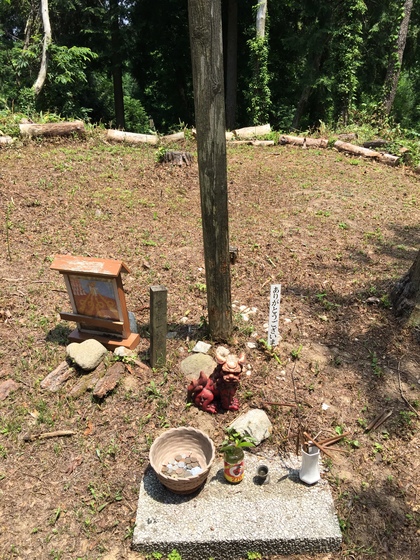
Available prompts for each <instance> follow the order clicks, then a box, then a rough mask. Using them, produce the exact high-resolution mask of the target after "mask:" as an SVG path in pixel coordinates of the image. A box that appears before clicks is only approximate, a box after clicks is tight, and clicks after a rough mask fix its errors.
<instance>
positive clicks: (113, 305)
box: [50, 255, 140, 350]
mask: <svg viewBox="0 0 420 560" xmlns="http://www.w3.org/2000/svg"><path fill="white" fill-rule="evenodd" d="M50 268H51V269H52V270H58V272H60V273H61V274H62V275H63V277H64V281H65V283H66V287H67V292H68V294H69V297H70V302H71V306H72V308H73V313H64V312H62V313H60V317H61V318H62V319H63V320H65V321H75V322H76V323H77V329H76V330H74V331H73V332H72V333H71V334H70V335H69V340H70V341H71V342H83V341H84V340H87V339H88V338H95V339H96V340H98V341H99V342H101V343H102V344H103V345H104V346H105V347H106V348H108V349H109V350H113V349H115V348H116V347H117V346H125V347H126V348H130V349H133V348H135V347H136V346H137V345H138V344H139V342H140V336H139V335H138V334H136V333H132V332H131V330H130V321H129V317H128V311H127V306H126V302H125V295H124V289H123V284H122V279H121V274H122V273H125V272H129V269H128V267H127V266H126V265H125V264H124V263H123V262H122V261H117V260H111V259H94V258H90V257H74V256H71V255H56V256H55V258H54V261H53V262H52V264H51V266H50Z"/></svg>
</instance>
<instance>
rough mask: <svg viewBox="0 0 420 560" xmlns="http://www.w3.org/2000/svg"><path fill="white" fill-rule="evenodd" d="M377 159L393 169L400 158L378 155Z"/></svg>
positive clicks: (390, 155)
mask: <svg viewBox="0 0 420 560" xmlns="http://www.w3.org/2000/svg"><path fill="white" fill-rule="evenodd" d="M378 159H379V161H381V162H382V163H386V164H387V165H392V166H393V167H395V166H396V165H398V164H399V163H400V157H399V156H394V155H392V154H380V157H379V158H378Z"/></svg>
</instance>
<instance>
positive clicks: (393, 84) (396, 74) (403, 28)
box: [384, 0, 413, 115]
mask: <svg viewBox="0 0 420 560" xmlns="http://www.w3.org/2000/svg"><path fill="white" fill-rule="evenodd" d="M412 8H413V0H405V2H404V15H403V18H402V20H401V25H400V29H399V32H398V38H397V41H396V45H395V51H394V52H392V53H391V57H390V59H389V63H388V68H387V72H386V77H385V100H384V107H385V112H386V114H387V115H389V113H390V112H391V109H392V105H393V104H394V99H395V94H396V93H397V87H398V80H399V78H400V72H401V65H402V60H403V55H404V49H405V44H406V41H407V34H408V26H409V24H410V17H411V10H412Z"/></svg>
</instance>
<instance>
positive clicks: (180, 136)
mask: <svg viewBox="0 0 420 560" xmlns="http://www.w3.org/2000/svg"><path fill="white" fill-rule="evenodd" d="M184 139H185V134H184V131H181V132H175V133H174V134H167V135H166V136H162V138H161V140H162V142H165V143H169V142H178V140H184Z"/></svg>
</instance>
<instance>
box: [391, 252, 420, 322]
mask: <svg viewBox="0 0 420 560" xmlns="http://www.w3.org/2000/svg"><path fill="white" fill-rule="evenodd" d="M391 301H392V304H393V307H394V313H395V315H397V316H400V317H406V318H407V319H408V322H409V324H411V325H415V326H418V325H420V251H419V252H418V253H417V257H416V260H415V261H414V263H413V264H412V266H411V268H410V270H409V271H408V272H407V274H405V276H403V278H401V280H399V281H398V282H397V283H396V285H395V286H394V288H393V289H392V291H391Z"/></svg>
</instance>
